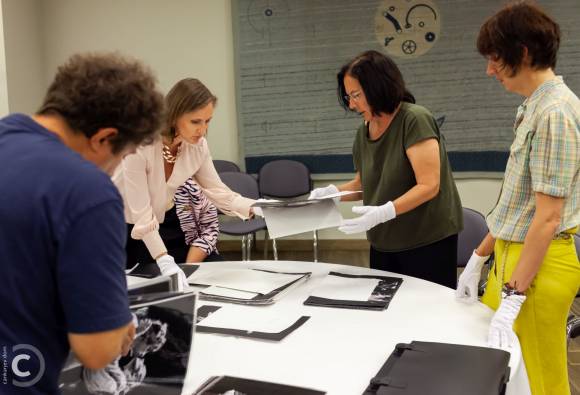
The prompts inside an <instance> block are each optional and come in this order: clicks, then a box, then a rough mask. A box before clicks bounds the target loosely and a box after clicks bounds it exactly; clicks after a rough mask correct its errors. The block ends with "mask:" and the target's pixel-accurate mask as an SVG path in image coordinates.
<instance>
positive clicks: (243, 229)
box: [220, 171, 266, 261]
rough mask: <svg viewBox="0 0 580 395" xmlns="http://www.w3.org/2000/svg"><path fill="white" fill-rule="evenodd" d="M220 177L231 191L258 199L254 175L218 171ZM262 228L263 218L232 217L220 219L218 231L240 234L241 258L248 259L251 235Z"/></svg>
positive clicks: (227, 233) (232, 234)
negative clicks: (243, 218) (229, 219)
mask: <svg viewBox="0 0 580 395" xmlns="http://www.w3.org/2000/svg"><path fill="white" fill-rule="evenodd" d="M220 178H221V180H222V181H223V183H224V184H226V185H227V186H228V187H229V188H230V189H231V190H232V191H234V192H237V193H239V194H240V195H242V196H243V197H247V198H249V199H258V198H259V197H260V192H259V190H258V183H257V181H256V179H255V178H254V177H252V176H251V175H249V174H246V173H241V172H231V171H230V172H225V173H220ZM262 229H266V222H265V221H264V219H263V218H256V217H254V218H251V219H249V220H245V221H243V220H241V219H232V220H231V221H221V220H220V232H221V233H224V234H226V235H231V236H242V260H243V261H246V260H248V261H249V260H250V251H251V249H252V240H253V235H254V234H255V233H256V232H257V231H259V230H262Z"/></svg>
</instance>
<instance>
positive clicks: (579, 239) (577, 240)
mask: <svg viewBox="0 0 580 395" xmlns="http://www.w3.org/2000/svg"><path fill="white" fill-rule="evenodd" d="M574 244H576V255H577V256H578V260H579V261H580V235H579V234H578V233H576V234H575V235H574Z"/></svg>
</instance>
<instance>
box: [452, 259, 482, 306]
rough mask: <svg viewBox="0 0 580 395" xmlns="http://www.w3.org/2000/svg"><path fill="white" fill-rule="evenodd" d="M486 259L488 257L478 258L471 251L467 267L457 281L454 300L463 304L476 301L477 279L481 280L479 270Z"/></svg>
mask: <svg viewBox="0 0 580 395" xmlns="http://www.w3.org/2000/svg"><path fill="white" fill-rule="evenodd" d="M488 259H489V255H487V256H479V255H477V253H476V252H475V250H473V254H471V258H469V261H467V265H466V266H465V269H463V272H462V273H461V276H459V280H458V281H457V290H456V291H455V299H457V300H459V301H460V302H465V303H473V302H476V301H477V289H478V286H479V279H480V278H481V268H483V265H484V264H485V262H487V260H488Z"/></svg>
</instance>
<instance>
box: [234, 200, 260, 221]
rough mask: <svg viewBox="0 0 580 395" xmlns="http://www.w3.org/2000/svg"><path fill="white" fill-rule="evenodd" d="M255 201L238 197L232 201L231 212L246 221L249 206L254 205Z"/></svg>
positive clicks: (248, 215) (248, 214)
mask: <svg viewBox="0 0 580 395" xmlns="http://www.w3.org/2000/svg"><path fill="white" fill-rule="evenodd" d="M254 202H255V200H253V199H248V198H245V197H243V196H238V197H236V198H235V199H234V200H233V201H232V209H233V210H232V211H234V212H235V213H236V214H237V215H238V217H240V218H241V219H248V218H249V217H250V206H251V205H252V204H254Z"/></svg>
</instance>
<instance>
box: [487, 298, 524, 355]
mask: <svg viewBox="0 0 580 395" xmlns="http://www.w3.org/2000/svg"><path fill="white" fill-rule="evenodd" d="M525 300H526V296H525V295H515V294H512V295H508V296H504V298H503V299H502V300H501V303H500V305H499V308H498V309H497V311H496V312H495V314H494V315H493V318H492V319H491V323H490V324H489V333H488V336H487V345H488V346H489V347H493V348H501V349H509V348H512V347H513V346H514V345H515V343H516V338H517V335H516V333H515V332H514V329H513V326H514V321H515V320H516V318H517V317H518V314H519V313H520V308H521V307H522V304H523V303H524V302H525Z"/></svg>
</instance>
